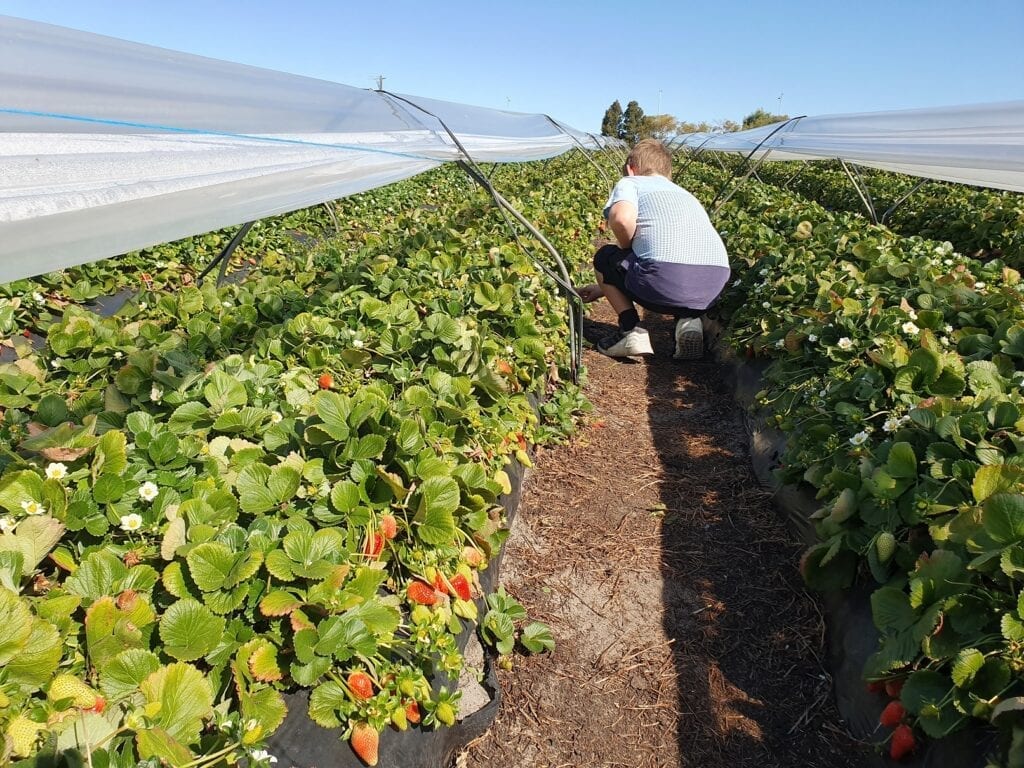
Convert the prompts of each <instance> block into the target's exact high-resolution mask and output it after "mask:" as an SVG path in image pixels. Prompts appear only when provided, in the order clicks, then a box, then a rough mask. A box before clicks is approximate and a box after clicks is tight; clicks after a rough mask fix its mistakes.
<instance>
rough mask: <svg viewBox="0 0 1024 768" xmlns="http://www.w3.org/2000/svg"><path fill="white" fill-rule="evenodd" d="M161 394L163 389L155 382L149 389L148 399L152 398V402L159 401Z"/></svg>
mask: <svg viewBox="0 0 1024 768" xmlns="http://www.w3.org/2000/svg"><path fill="white" fill-rule="evenodd" d="M163 396H164V391H163V390H162V389H161V388H160V387H158V386H157V385H156V384H154V385H153V388H152V389H151V390H149V399H150V400H152V401H153V402H154V403H159V402H160V400H161V399H162V398H163Z"/></svg>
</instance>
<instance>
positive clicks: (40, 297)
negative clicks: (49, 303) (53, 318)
mask: <svg viewBox="0 0 1024 768" xmlns="http://www.w3.org/2000/svg"><path fill="white" fill-rule="evenodd" d="M32 301H34V302H35V303H36V304H42V303H43V302H44V301H45V299H44V298H43V294H41V293H40V292H39V291H33V292H32Z"/></svg>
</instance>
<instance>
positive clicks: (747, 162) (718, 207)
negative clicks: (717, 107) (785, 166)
mask: <svg viewBox="0 0 1024 768" xmlns="http://www.w3.org/2000/svg"><path fill="white" fill-rule="evenodd" d="M805 117H807V115H799V116H798V117H791V118H790V119H789V120H787V121H786V122H784V123H782V124H781V125H779V126H778V127H777V128H776V129H775V130H773V131H772V132H771V133H769V134H768V135H767V136H765V137H764V138H763V139H761V141H759V142H758V143H757V146H756V147H754V148H753V149H752V150H750V154H749V155H747V156H746V157H745V158H743V162H742V163H740V166H739V168H738V169H737V170H736V171H735V172H734V173H733V175H732V178H730V179H729V180H728V181H726V182H725V184H723V185H722V188H721V189H719V190H718V194H717V195H715V198H714V200H712V201H711V205H715V204H716V203H717V205H716V206H715V210H714V211H713V212H712V214H711V216H712V217H714V216H716V215H717V214H718V212H719V211H720V210H722V206H723V205H725V204H726V203H727V202H729V200H730V198H732V196H733V195H734V194H736V191H737V190H738V189H739V188H740V186H741V185H742V184H743V182H744V181H746V180H747V179H748V178H750V175H751V174H752V173H753V172H754V171H756V170H757V166H759V165H760V164H761V163H763V162H764V161H765V158H766V157H768V155H770V154H771V151H772V149H773V148H772V147H769V148H768V149H766V150H765V151H764V154H763V155H761V157H760V158H759V159H758V160H757V161H756V162H754V163H753V164H751V163H750V159H751V158H752V157H753V156H754V155H755V154H756V153H757V151H758V150H759V149H761V147H763V146H764V145H765V142H767V141H768V139H770V138H771V137H772V136H774V135H775V134H777V133H778V132H779V131H781V130H782V129H783V128H787V127H789V126H792V125H795V124H796V122H797V121H798V120H802V119H803V118H805ZM745 165H750V167H749V168H748V169H747V172H746V173H745V174H744V175H743V177H742V178H740V179H739V181H737V182H736V185H735V186H734V187H733V190H732V191H731V192H730V193H729V194H728V195H726V196H725V198H724V199H722V200H721V202H719V198H721V197H722V195H723V194H724V193H725V190H727V189H728V188H729V185H730V184H732V183H733V182H734V181H736V178H737V176H739V172H740V170H742V169H743V166H745Z"/></svg>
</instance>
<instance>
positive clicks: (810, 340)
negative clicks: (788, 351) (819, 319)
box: [807, 333, 818, 344]
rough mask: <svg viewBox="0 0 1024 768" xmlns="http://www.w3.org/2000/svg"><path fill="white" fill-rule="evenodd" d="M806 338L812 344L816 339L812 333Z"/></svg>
mask: <svg viewBox="0 0 1024 768" xmlns="http://www.w3.org/2000/svg"><path fill="white" fill-rule="evenodd" d="M807 340H808V341H809V342H811V343H812V344H813V343H814V342H816V341H817V340H818V337H817V336H815V335H814V334H813V333H812V334H811V335H810V336H808V337H807Z"/></svg>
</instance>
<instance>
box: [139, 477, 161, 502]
mask: <svg viewBox="0 0 1024 768" xmlns="http://www.w3.org/2000/svg"><path fill="white" fill-rule="evenodd" d="M159 493H160V488H159V487H158V486H157V484H156V483H154V482H152V481H150V480H147V481H146V482H144V483H143V484H142V486H141V487H140V488H139V498H140V499H142V500H143V501H152V500H153V499H155V498H156V497H157V494H159Z"/></svg>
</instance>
